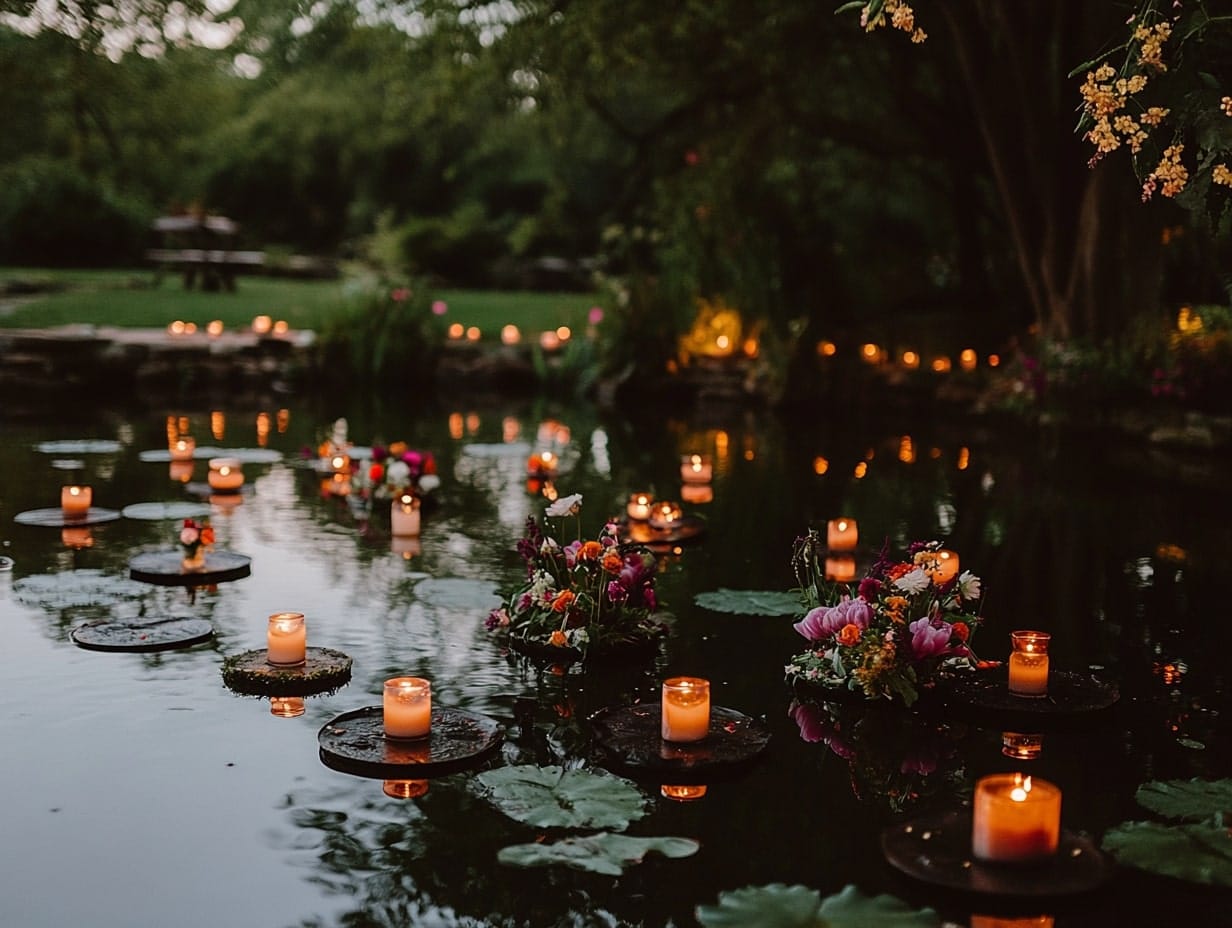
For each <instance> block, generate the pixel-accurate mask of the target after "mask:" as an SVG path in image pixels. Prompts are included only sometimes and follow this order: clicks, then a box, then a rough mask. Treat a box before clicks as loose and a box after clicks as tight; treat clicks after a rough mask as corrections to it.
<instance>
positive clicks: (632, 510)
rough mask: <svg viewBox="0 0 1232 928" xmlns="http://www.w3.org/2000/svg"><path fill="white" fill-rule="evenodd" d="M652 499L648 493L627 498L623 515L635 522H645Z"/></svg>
mask: <svg viewBox="0 0 1232 928" xmlns="http://www.w3.org/2000/svg"><path fill="white" fill-rule="evenodd" d="M652 502H653V499H652V497H651V495H650V494H649V493H634V494H633V495H632V496H630V497H629V504H628V505H627V506H626V507H625V513H626V514H627V515H628V516H629V518H630V519H632V520H633V521H635V522H645V521H646V520H647V519H649V518H650V505H651V503H652Z"/></svg>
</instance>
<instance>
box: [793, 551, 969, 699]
mask: <svg viewBox="0 0 1232 928" xmlns="http://www.w3.org/2000/svg"><path fill="white" fill-rule="evenodd" d="M824 550H825V545H824V542H823V540H822V539H821V537H820V536H819V535H818V534H817V533H816V532H815V531H813V530H810V531H809V533H808V534H807V535H806V536H804V537H802V538H798V539H797V540H796V543H795V546H794V547H793V550H792V568H793V569H794V571H795V573H796V579H797V581H798V582H799V584H800V586H799V590H800V593H801V595H802V598H803V600H804V606H805V608H806V609H807V610H808V611H807V613H806V614H805V616H804V618H803V619H801V620H800V621H799V622H797V623H795V625H794V626H793V627H794V628H795V630H796V631H797V632H799V633H800V635H801V636H803V637H804V638H805V639H806V640H807V641H808V642H809V647H808V649H807V650H806V651H803V652H801V653H800V654H797V655H796V656H795V657H793V658H792V659H791V662H790V663H788V664H787V666H786V668H785V671H786V674H787V679H788V682H790V683H792V684H797V683H800V684H804V685H806V686H808V687H813V688H817V687H820V688H823V689H826V690H832V691H850V692H854V693H858V694H862V695H863V696H864V697H866V698H868V699H889V700H898V701H900V702H902V703H903V704H904V705H907V706H910V705H912V704H913V703H914V702H915V701H916V699H918V698H919V694H920V690H921V689H924V688H928V687H931V686H932V685H934V684H935V683H936V681H937V678H938V675H939V674H940V673H942V672H944V671H958V670H968V669H974V668H975V667H976V666H978V662H977V660H976V658H975V655H974V653H973V652H972V651H971V645H970V640H971V637H972V635H973V634H974V632H975V629H976V628H977V627H978V625H979V624H980V616H979V611H978V606H979V599H980V594H981V583H980V578H979V577H977V576H975V574H973V573H971V572H970V571H963V572H962V573H961V574H958V575H957V576H954V577H952V578H950V579H947V580H940V579H939V578H941V577H942V576H944V574H943V573H942V572H941V570H940V567H941V565H940V561H939V559H938V552H939V551H940V550H941V544H940V542H936V541H926V542H915V543H913V544H912V545H910V546H909V548H908V550H907V555H906V557H905V558H903V559H900V560H896V559H893V558H891V557H890V556H889V555H888V554H887V552H886V551H885V550H883V551H882V552H881V555H880V557H879V558H878V559H877V561H876V563H874V564H873V566H872V567H871V568H870V569H869V571H868V574H867V575H866V576H865V577H864V579H862V580H860V581H859V583H858V584H857V585H856V593H855V595H854V596H853V595H852V591H851V585H849V584H846V583H831V582H829V581H827V580H825V573H824V571H823V570H822V568H821V566H820V564H819V558H821V557H823V556H824Z"/></svg>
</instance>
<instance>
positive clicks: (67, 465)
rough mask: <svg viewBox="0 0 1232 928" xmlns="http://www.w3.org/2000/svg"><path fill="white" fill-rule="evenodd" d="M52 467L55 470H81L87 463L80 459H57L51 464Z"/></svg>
mask: <svg viewBox="0 0 1232 928" xmlns="http://www.w3.org/2000/svg"><path fill="white" fill-rule="evenodd" d="M51 466H52V468H53V469H55V470H81V469H82V468H83V467H85V466H86V462H85V461H83V460H81V459H80V458H56V459H55V460H54V461H52V462H51Z"/></svg>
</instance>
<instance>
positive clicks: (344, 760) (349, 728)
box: [317, 706, 504, 780]
mask: <svg viewBox="0 0 1232 928" xmlns="http://www.w3.org/2000/svg"><path fill="white" fill-rule="evenodd" d="M382 718H383V710H382V709H381V707H380V706H366V707H364V708H363V709H355V710H353V711H351V712H344V713H343V714H342V715H340V716H338V717H337V718H335V719H333V720H332V721H330V722H328V723H327V724H325V725H324V726H322V728H321V730H320V731H318V732H317V744H318V746H319V747H320V752H321V762H322V763H323V764H325V766H326V767H330V768H332V769H334V770H340V771H342V772H343V773H351V774H355V775H356V776H361V777H371V778H373V779H382V780H384V779H427V778H429V777H439V776H445V775H446V774H450V773H457V772H458V771H461V770H467V769H469V768H471V767H474V766H477V765H478V764H480V763H482V762H483V761H484V760H485V759H486V758H487V757H488V756H489V755H491V754H492V753H493V752H494V751H496V749H497V748H498V747H500V744H501V741H502V740H503V739H504V729H502V728H501V726H500V725H499V724H498V723H497V722H496V721H494V720H492V719H490V718H488V717H487V716H484V715H479V714H477V713H474V712H467V711H466V710H465V709H452V708H447V707H440V706H433V707H432V728H431V731H430V733H429V734H428V735H427V736H426V737H424V738H419V739H415V740H407V741H402V740H397V739H391V738H386V737H385V732H384V727H383V721H382Z"/></svg>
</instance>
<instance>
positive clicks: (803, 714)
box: [787, 702, 832, 742]
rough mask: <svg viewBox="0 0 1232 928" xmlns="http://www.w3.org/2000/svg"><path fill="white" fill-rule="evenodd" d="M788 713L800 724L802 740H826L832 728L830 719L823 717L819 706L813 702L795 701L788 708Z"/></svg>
mask: <svg viewBox="0 0 1232 928" xmlns="http://www.w3.org/2000/svg"><path fill="white" fill-rule="evenodd" d="M787 714H788V715H790V716H791V717H792V720H793V721H795V723H796V724H797V725H799V726H800V739H801V740H802V741H808V742H817V741H825V740H826V737H827V736H828V735H829V734H830V732H831V730H832V729H831V727H830V723H829V719H826V718H823V717H822V714H821V713H820V712H819V711H818V710H817V707H816V706H815V705H813V704H812V703H807V702H793V703H792V704H791V706H790V707H789V708H788V710H787Z"/></svg>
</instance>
